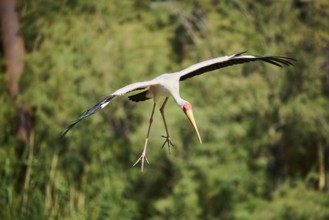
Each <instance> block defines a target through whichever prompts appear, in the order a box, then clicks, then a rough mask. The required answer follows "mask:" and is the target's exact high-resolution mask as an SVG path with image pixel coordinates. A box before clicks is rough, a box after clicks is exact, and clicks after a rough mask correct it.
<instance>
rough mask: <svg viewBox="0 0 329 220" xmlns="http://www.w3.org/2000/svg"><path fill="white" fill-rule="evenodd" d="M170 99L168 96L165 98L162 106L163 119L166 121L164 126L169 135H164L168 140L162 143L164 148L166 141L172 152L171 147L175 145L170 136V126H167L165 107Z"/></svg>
mask: <svg viewBox="0 0 329 220" xmlns="http://www.w3.org/2000/svg"><path fill="white" fill-rule="evenodd" d="M167 101H168V97H166V99H165V100H164V102H163V104H162V106H161V108H160V112H161V115H162V119H163V123H164V126H165V129H166V135H167V136H162V137H163V138H165V139H166V140H165V141H164V143H163V144H162V148H163V147H164V146H165V145H166V143H167V144H168V148H169V153H171V147H173V146H174V145H173V143H172V142H171V139H170V136H169V131H168V127H167V123H166V118H165V116H164V107H165V105H166V103H167Z"/></svg>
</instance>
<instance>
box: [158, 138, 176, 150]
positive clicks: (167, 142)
mask: <svg viewBox="0 0 329 220" xmlns="http://www.w3.org/2000/svg"><path fill="white" fill-rule="evenodd" d="M161 137H163V138H165V139H166V140H165V141H164V142H163V144H162V146H161V148H163V147H164V146H165V145H166V144H168V149H169V153H171V147H173V146H174V144H173V143H172V142H171V139H170V136H164V135H162V136H161Z"/></svg>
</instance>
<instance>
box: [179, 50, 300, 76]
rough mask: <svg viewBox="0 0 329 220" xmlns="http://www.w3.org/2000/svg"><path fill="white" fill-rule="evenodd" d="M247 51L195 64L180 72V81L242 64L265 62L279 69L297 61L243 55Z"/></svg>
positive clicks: (279, 57) (281, 57)
mask: <svg viewBox="0 0 329 220" xmlns="http://www.w3.org/2000/svg"><path fill="white" fill-rule="evenodd" d="M245 52H246V51H244V52H241V53H237V54H233V55H231V56H224V57H217V58H214V59H210V60H206V61H203V62H201V63H197V64H194V65H192V66H190V67H188V68H186V69H184V70H182V71H180V81H183V80H185V79H188V78H191V77H193V76H197V75H200V74H203V73H206V72H210V71H213V70H216V69H220V68H224V67H227V66H232V65H236V64H241V63H247V62H252V61H257V60H260V61H264V62H267V63H270V64H273V65H276V66H279V67H282V66H283V65H286V66H289V65H293V63H292V62H293V61H295V59H293V58H290V57H283V56H253V55H243V54H244V53H245Z"/></svg>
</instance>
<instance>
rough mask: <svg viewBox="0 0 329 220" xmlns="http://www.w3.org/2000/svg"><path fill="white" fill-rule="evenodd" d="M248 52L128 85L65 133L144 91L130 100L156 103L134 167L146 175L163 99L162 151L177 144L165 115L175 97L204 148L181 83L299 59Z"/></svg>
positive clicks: (94, 107)
mask: <svg viewBox="0 0 329 220" xmlns="http://www.w3.org/2000/svg"><path fill="white" fill-rule="evenodd" d="M245 53H246V51H244V52H241V53H236V54H233V55H230V56H223V57H217V58H214V59H210V60H206V61H203V62H200V63H197V64H194V65H192V66H190V67H188V68H186V69H183V70H181V71H179V72H175V73H165V74H162V75H160V76H158V77H156V78H154V79H152V80H149V81H143V82H136V83H132V84H129V85H126V86H124V87H122V88H120V89H118V90H116V91H115V92H114V93H112V94H111V95H109V96H107V97H106V98H104V99H103V100H101V101H100V102H98V103H96V104H95V105H94V106H92V107H91V108H89V109H87V110H86V111H85V112H83V113H82V114H81V115H80V117H79V118H78V119H77V120H75V121H74V122H73V123H71V124H70V125H69V126H68V127H67V128H66V129H65V130H64V132H63V133H62V135H63V136H64V135H65V134H66V133H67V132H68V131H69V130H71V129H72V128H73V127H74V126H75V125H76V124H77V123H78V122H80V121H81V120H82V119H84V118H86V117H88V116H90V115H92V114H94V113H96V112H98V111H99V110H101V109H103V108H104V107H105V106H107V105H108V104H109V103H110V102H111V101H112V99H114V98H115V97H118V96H123V95H125V94H127V93H129V92H132V91H135V90H143V91H142V92H139V93H137V94H134V95H131V96H129V97H128V98H129V99H130V100H131V101H134V102H139V101H145V100H148V99H153V108H152V112H151V116H150V120H149V125H148V130H147V135H146V139H145V144H144V148H143V151H142V154H141V155H140V157H139V158H138V159H137V161H136V162H135V163H134V165H133V166H135V165H136V164H138V163H139V162H140V163H141V171H142V172H143V168H144V161H146V162H147V163H149V162H148V160H147V157H146V151H147V143H148V138H149V135H150V130H151V126H152V122H153V114H154V110H155V107H156V104H157V103H158V101H159V99H160V98H161V97H164V101H163V103H162V105H161V107H160V112H161V116H162V120H163V123H164V127H165V131H166V135H165V136H162V137H163V138H165V140H164V143H163V144H162V148H163V147H164V146H165V145H166V144H167V146H168V148H169V152H170V150H171V147H172V146H173V143H172V141H171V138H170V135H169V131H168V127H167V123H166V119H165V115H164V108H165V106H166V103H167V101H168V99H169V97H173V99H174V100H175V102H176V103H177V105H178V107H179V108H181V109H182V110H183V112H184V113H185V115H186V117H187V119H188V120H189V121H190V123H191V125H192V128H193V129H194V131H195V133H196V136H197V137H198V140H199V142H200V144H202V140H201V136H200V134H199V131H198V128H197V125H196V122H195V120H194V116H193V112H192V105H191V104H190V103H189V102H188V101H186V100H184V99H182V98H181V97H180V94H179V83H180V81H184V80H186V79H189V78H191V77H194V76H197V75H200V74H203V73H206V72H210V71H213V70H216V69H220V68H224V67H227V66H232V65H236V64H242V63H246V62H252V61H263V62H267V63H270V64H272V65H275V66H278V67H283V66H284V65H285V66H290V65H293V63H292V62H293V61H295V59H293V58H290V57H284V56H254V55H245Z"/></svg>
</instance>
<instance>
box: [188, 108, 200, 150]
mask: <svg viewBox="0 0 329 220" xmlns="http://www.w3.org/2000/svg"><path fill="white" fill-rule="evenodd" d="M185 114H186V116H187V118H188V120H189V121H190V122H191V125H192V127H193V129H194V131H195V133H196V135H197V136H198V139H199V141H200V144H202V140H201V137H200V134H199V131H198V127H197V126H196V123H195V120H194V116H193V112H192V109H188V110H187V111H185Z"/></svg>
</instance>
